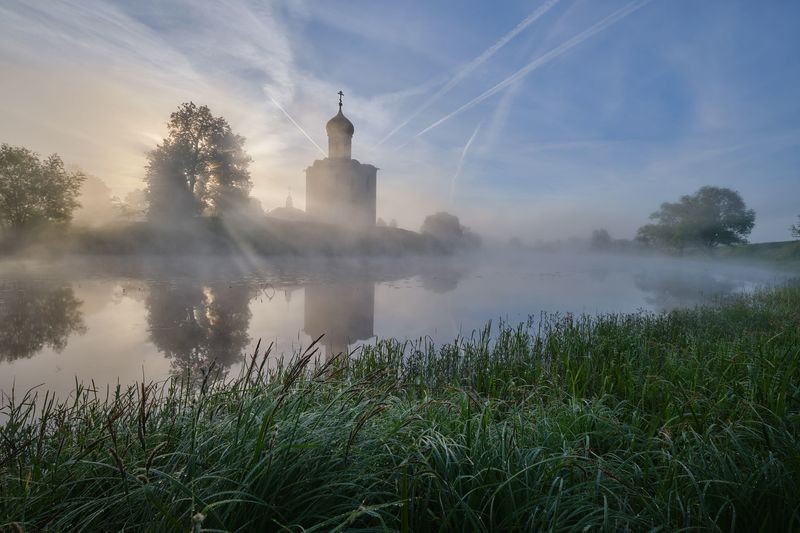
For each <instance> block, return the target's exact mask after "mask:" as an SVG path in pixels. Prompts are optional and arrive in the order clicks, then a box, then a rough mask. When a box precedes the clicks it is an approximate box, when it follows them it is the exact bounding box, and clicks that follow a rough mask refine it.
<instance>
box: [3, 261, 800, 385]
mask: <svg viewBox="0 0 800 533" xmlns="http://www.w3.org/2000/svg"><path fill="white" fill-rule="evenodd" d="M788 277H789V274H787V273H785V272H779V271H777V270H769V269H767V268H762V267H753V266H738V265H733V264H715V263H709V262H706V263H704V262H694V261H688V260H670V259H654V258H632V257H622V258H620V257H609V256H589V255H557V254H545V255H520V256H514V257H508V258H506V259H503V260H494V261H489V260H487V259H476V260H474V261H471V262H469V263H466V262H464V260H463V259H462V260H459V259H427V260H418V261H407V260H402V261H401V260H380V261H379V260H349V261H342V260H336V261H334V260H331V261H322V260H316V261H310V260H301V259H296V260H281V261H263V260H252V261H247V260H244V259H238V260H233V259H227V260H226V259H209V258H207V257H186V258H181V259H172V260H169V261H167V260H163V259H158V260H156V259H151V260H145V259H141V258H137V259H127V258H126V259H119V258H116V259H114V260H108V259H97V258H94V259H70V260H63V261H60V262H58V263H44V262H36V261H26V262H20V261H4V262H0V391H3V392H5V393H8V392H9V391H10V390H11V388H12V386H14V387H15V388H16V390H17V391H24V390H27V389H28V388H30V387H33V386H36V385H39V384H44V385H45V387H46V388H48V389H51V390H55V391H56V392H57V393H58V394H60V395H65V394H68V393H69V392H70V391H71V390H73V389H74V386H75V381H76V378H77V379H78V380H79V381H82V382H84V383H89V382H91V381H94V383H95V384H96V385H98V386H104V385H106V384H109V383H112V384H113V383H116V382H117V380H119V381H120V382H121V383H123V384H125V383H131V382H134V381H137V380H141V379H142V377H143V376H144V377H145V378H146V379H147V380H151V379H152V380H158V379H162V378H164V377H167V376H169V375H171V374H176V373H180V372H182V371H184V370H186V369H194V370H198V369H200V368H204V367H207V366H208V365H209V364H210V363H211V361H214V360H216V361H217V364H218V365H221V366H222V367H224V368H227V369H228V371H229V372H236V371H238V368H239V365H241V361H242V360H243V357H244V354H249V353H252V351H253V349H254V347H255V344H256V342H257V341H258V339H261V340H262V346H265V345H267V344H269V343H274V349H273V354H274V355H273V357H275V358H277V357H280V356H281V354H290V353H292V352H294V351H295V350H297V349H299V348H301V347H305V346H308V344H309V343H310V342H311V340H312V339H313V338H316V337H317V336H319V335H322V334H324V335H325V336H324V337H323V341H322V345H323V352H327V353H328V354H330V353H336V352H338V351H341V350H346V349H354V348H356V347H357V346H358V344H359V343H363V342H370V341H374V340H375V337H376V336H379V337H384V338H385V337H396V338H411V339H418V338H420V337H429V338H431V339H433V340H434V341H436V342H446V341H451V340H453V339H454V338H455V337H456V336H457V335H459V334H461V335H467V336H468V335H469V334H470V333H471V332H472V331H473V330H474V329H475V328H479V327H481V326H482V325H483V324H485V323H486V321H487V320H489V319H493V320H495V321H496V320H497V319H503V320H507V321H510V322H519V321H523V320H525V319H526V318H527V317H528V316H529V315H538V314H539V313H540V312H542V311H547V312H556V311H558V312H574V313H592V314H595V313H600V312H608V311H635V310H638V309H650V310H662V309H670V308H675V307H681V306H692V305H695V304H697V303H699V302H701V301H703V300H704V299H707V298H711V297H714V296H715V295H720V294H729V293H733V292H740V291H747V290H752V289H753V288H754V287H756V286H761V285H768V284H772V283H775V282H779V281H781V280H784V279H786V278H788Z"/></svg>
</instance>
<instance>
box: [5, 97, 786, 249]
mask: <svg viewBox="0 0 800 533" xmlns="http://www.w3.org/2000/svg"><path fill="white" fill-rule="evenodd" d="M244 144H245V138H244V137H242V136H241V135H238V134H236V133H234V132H233V130H232V129H231V126H230V124H228V122H227V121H226V120H225V119H224V118H223V117H220V116H214V115H213V114H212V113H211V110H210V109H209V108H208V107H207V106H204V105H203V106H198V105H196V104H195V103H194V102H188V103H183V104H181V105H180V106H179V107H178V109H177V110H176V111H174V112H173V113H172V114H171V115H170V117H169V121H168V123H167V136H166V137H165V138H164V139H163V140H162V142H161V143H159V144H158V145H157V146H156V147H155V148H154V149H153V150H151V151H150V152H148V154H147V163H146V165H145V172H144V182H145V189H144V191H143V194H141V196H143V198H138V197H137V198H136V200H137V202H136V203H137V204H141V205H138V206H136V208H135V211H140V210H141V211H144V212H145V214H146V216H147V218H148V219H150V220H153V221H159V222H164V221H169V222H179V221H187V220H191V219H193V218H196V217H200V216H204V215H217V216H225V215H227V214H231V213H243V212H245V211H246V209H247V207H248V205H249V203H250V201H251V198H250V191H251V189H252V186H253V184H252V180H251V177H250V171H249V165H250V163H251V162H252V158H251V157H250V156H249V155H248V153H247V152H246V151H245V148H244ZM86 179H87V176H86V175H85V174H84V173H83V172H81V171H79V170H75V171H70V170H67V169H66V168H65V166H64V162H63V161H62V160H61V158H60V157H59V156H58V155H57V154H52V155H50V156H49V157H46V158H40V157H39V155H38V154H36V153H35V152H33V151H31V150H29V149H27V148H24V147H17V146H11V145H9V144H3V145H2V146H0V228H11V229H24V228H30V227H36V226H40V225H43V224H45V225H54V224H66V223H68V222H69V221H70V220H71V219H72V216H73V213H74V211H75V209H76V208H77V207H79V205H80V204H79V197H80V194H81V187H82V185H83V184H84V182H85V181H86ZM131 198H133V195H131ZM118 203H119V206H120V211H121V212H122V213H123V214H128V215H130V214H131V211H132V208H131V207H130V206H127V205H126V203H124V202H118ZM126 210H127V213H126ZM437 216H439V215H437ZM429 218H430V217H429ZM440 218H441V219H442V220H439V219H440ZM650 218H651V219H652V220H653V222H652V223H649V224H646V225H644V226H642V227H641V228H639V230H638V232H637V235H636V238H637V240H638V241H639V242H641V243H644V244H646V245H650V246H660V247H668V248H673V249H676V250H678V251H679V252H682V251H683V250H684V249H686V248H687V247H705V248H713V247H715V246H718V245H734V244H743V243H746V242H747V237H748V236H749V234H750V232H751V231H752V229H753V226H754V225H755V212H754V211H753V210H752V209H748V208H747V207H746V205H745V203H744V201H743V200H742V198H741V196H740V195H739V193H737V192H736V191H733V190H731V189H727V188H721V187H710V186H706V187H702V188H701V189H700V190H698V191H697V192H696V193H694V194H692V195H685V196H682V197H681V198H680V199H679V200H678V201H677V202H665V203H663V204H661V207H660V209H659V210H658V211H656V212H654V213H653V214H652V215H651V216H650ZM426 224H427V225H429V226H431V227H436V228H438V227H439V226H441V227H443V228H444V230H442V231H446V232H449V233H448V235H449V234H450V233H453V231H452V228H450V226H453V224H452V223H451V222H450V221H449V220H444V219H443V218H442V217H441V216H439V218H436V219H435V220H433V219H431V220H430V221H429V220H427V219H426ZM448 224H449V225H448ZM453 227H455V226H453ZM789 229H790V232H791V235H792V236H793V237H795V238H798V239H800V216H798V223H797V224H795V225H792V226H791V227H790V228H789ZM456 233H457V232H456ZM593 241H597V243H599V244H602V243H603V242H605V241H610V237H609V236H608V234H607V232H606V233H605V234H597V235H595V236H594V237H593Z"/></svg>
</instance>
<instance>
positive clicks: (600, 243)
mask: <svg viewBox="0 0 800 533" xmlns="http://www.w3.org/2000/svg"><path fill="white" fill-rule="evenodd" d="M609 248H611V235H609V233H608V230H606V229H602V228H601V229H596V230H593V231H592V249H593V250H608V249H609Z"/></svg>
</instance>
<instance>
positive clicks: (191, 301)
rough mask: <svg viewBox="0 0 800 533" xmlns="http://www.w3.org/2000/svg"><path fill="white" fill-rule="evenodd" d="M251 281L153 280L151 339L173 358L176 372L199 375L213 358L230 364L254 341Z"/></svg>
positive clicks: (149, 308)
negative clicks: (217, 282)
mask: <svg viewBox="0 0 800 533" xmlns="http://www.w3.org/2000/svg"><path fill="white" fill-rule="evenodd" d="M254 292H255V291H254V290H253V288H251V287H249V286H247V285H239V284H237V285H228V284H215V285H211V286H203V285H201V284H199V283H196V282H181V283H177V284H169V285H160V284H153V285H152V286H151V287H150V293H149V295H148V297H147V302H146V307H147V323H148V331H149V333H150V339H151V340H152V342H153V344H155V345H156V347H157V348H158V350H159V351H161V352H162V353H163V354H164V355H166V356H167V357H168V358H170V359H171V363H172V368H173V373H174V374H176V375H182V374H185V373H186V372H191V373H192V374H193V375H198V374H199V373H200V372H201V371H203V370H206V369H208V368H210V367H211V365H212V363H216V366H217V367H219V368H221V369H223V370H226V369H227V368H229V367H230V366H231V365H232V364H233V363H235V362H237V361H240V360H241V356H242V353H243V352H244V350H245V348H246V347H247V345H248V343H249V342H250V336H249V334H248V328H249V326H250V318H251V316H252V315H251V312H250V307H249V303H250V299H251V298H252V297H253V295H254Z"/></svg>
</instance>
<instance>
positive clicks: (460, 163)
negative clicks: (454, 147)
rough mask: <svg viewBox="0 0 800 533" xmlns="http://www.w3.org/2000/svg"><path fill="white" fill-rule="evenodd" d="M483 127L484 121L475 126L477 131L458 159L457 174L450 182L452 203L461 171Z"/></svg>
mask: <svg viewBox="0 0 800 533" xmlns="http://www.w3.org/2000/svg"><path fill="white" fill-rule="evenodd" d="M482 125H483V121H481V122H479V123H478V125H477V126H475V130H473V132H472V135H470V136H469V139H468V140H467V142H466V144H464V148H463V149H462V150H461V157H459V158H458V166H456V172H455V174H453V177H452V179H451V180H450V203H451V204H452V203H453V197H454V196H455V192H456V181H458V178H459V176H461V170H462V169H463V168H464V161H465V160H466V159H467V154H468V153H469V149H470V147H471V146H472V143H473V142H474V141H475V137H477V136H478V132H479V131H480V129H481V126H482Z"/></svg>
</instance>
